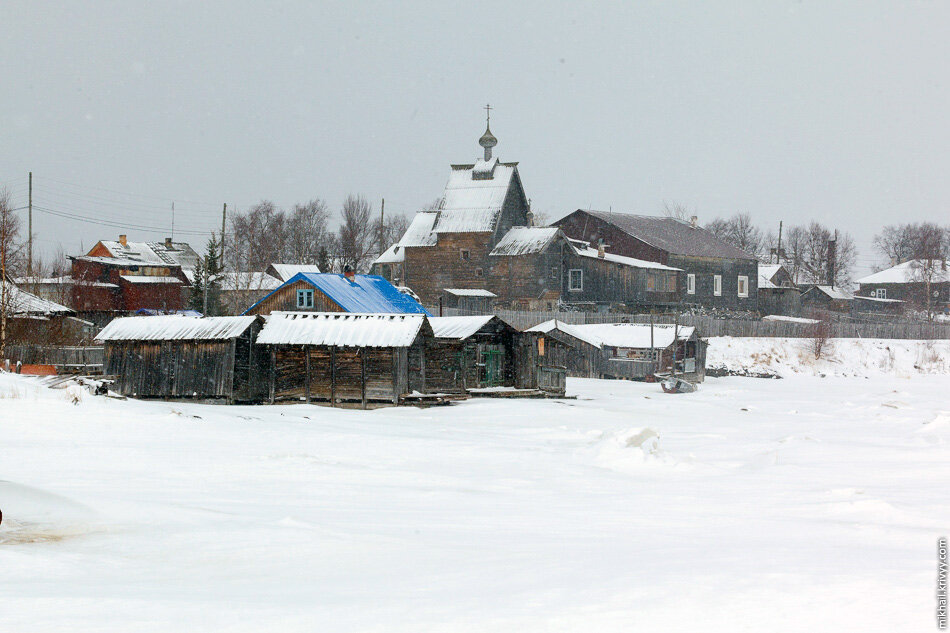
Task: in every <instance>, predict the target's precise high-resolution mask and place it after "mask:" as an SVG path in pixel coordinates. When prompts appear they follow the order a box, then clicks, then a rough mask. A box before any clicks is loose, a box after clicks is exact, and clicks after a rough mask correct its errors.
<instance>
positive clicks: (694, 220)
mask: <svg viewBox="0 0 950 633" xmlns="http://www.w3.org/2000/svg"><path fill="white" fill-rule="evenodd" d="M689 225H690V226H691V227H692V228H694V229H695V228H696V227H697V226H699V216H698V215H693V216H690V218H689Z"/></svg>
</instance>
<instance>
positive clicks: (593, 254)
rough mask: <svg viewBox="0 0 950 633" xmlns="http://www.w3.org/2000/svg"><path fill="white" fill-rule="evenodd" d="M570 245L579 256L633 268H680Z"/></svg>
mask: <svg viewBox="0 0 950 633" xmlns="http://www.w3.org/2000/svg"><path fill="white" fill-rule="evenodd" d="M571 246H572V247H573V248H574V252H575V253H577V254H578V255H580V256H581V257H590V258H592V259H603V260H604V261H608V262H613V263H615V264H621V265H623V266H632V267H634V268H652V269H654V270H671V271H679V270H682V269H680V268H673V267H672V266H666V265H665V264H660V263H659V262H650V261H647V260H645V259H635V258H633V257H624V256H623V255H614V254H612V253H604V256H603V257H601V256H600V255H599V253H598V251H597V249H596V248H589V247H588V248H582V247H579V246H578V245H577V244H575V243H571Z"/></svg>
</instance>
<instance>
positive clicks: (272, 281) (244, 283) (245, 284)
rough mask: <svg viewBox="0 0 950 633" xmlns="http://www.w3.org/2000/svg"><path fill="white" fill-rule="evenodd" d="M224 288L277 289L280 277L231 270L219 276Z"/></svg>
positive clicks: (218, 279)
mask: <svg viewBox="0 0 950 633" xmlns="http://www.w3.org/2000/svg"><path fill="white" fill-rule="evenodd" d="M217 281H218V283H220V284H221V288H223V289H224V290H276V289H277V288H279V287H280V279H277V278H276V277H272V276H270V275H268V274H267V273H260V272H231V273H221V274H220V275H218V276H217Z"/></svg>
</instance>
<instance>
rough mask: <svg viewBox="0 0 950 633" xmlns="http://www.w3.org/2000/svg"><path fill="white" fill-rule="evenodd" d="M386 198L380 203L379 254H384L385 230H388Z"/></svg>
mask: <svg viewBox="0 0 950 633" xmlns="http://www.w3.org/2000/svg"><path fill="white" fill-rule="evenodd" d="M385 220H386V198H383V201H382V203H381V204H380V205H379V254H380V255H382V254H383V242H384V238H383V235H384V231H385V230H386V228H385V227H386V222H385Z"/></svg>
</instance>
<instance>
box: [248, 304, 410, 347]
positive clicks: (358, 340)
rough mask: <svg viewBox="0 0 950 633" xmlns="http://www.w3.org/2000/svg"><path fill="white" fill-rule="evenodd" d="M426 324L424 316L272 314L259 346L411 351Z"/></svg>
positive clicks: (262, 333) (262, 331)
mask: <svg viewBox="0 0 950 633" xmlns="http://www.w3.org/2000/svg"><path fill="white" fill-rule="evenodd" d="M423 323H425V316H424V315H422V314H353V313H346V312H273V313H271V315H270V316H269V317H268V318H267V323H265V324H264V328H263V329H262V330H261V333H260V335H259V336H258V337H257V342H258V343H265V344H269V345H336V346H338V347H409V346H410V345H412V342H413V341H415V340H416V337H417V336H418V335H419V331H420V330H421V329H422V325H423Z"/></svg>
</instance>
